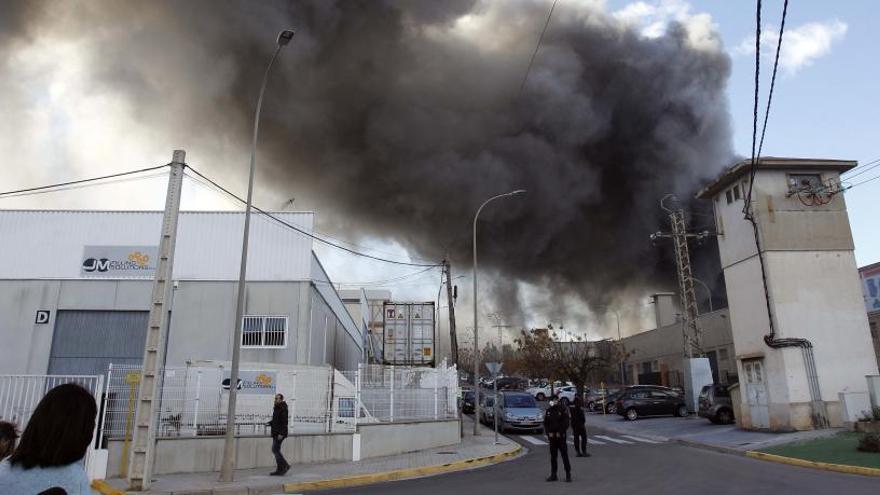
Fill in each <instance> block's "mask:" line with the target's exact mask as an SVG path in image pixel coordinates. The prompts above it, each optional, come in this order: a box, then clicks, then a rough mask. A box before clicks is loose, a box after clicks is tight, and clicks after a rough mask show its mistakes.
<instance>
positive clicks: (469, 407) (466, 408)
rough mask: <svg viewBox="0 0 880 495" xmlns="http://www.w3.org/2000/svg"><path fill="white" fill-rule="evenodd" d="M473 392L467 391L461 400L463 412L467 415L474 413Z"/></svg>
mask: <svg viewBox="0 0 880 495" xmlns="http://www.w3.org/2000/svg"><path fill="white" fill-rule="evenodd" d="M475 395H476V394H475V393H474V391H473V390H465V392H464V395H463V396H462V398H461V412H463V413H465V414H473V412H474V396H475Z"/></svg>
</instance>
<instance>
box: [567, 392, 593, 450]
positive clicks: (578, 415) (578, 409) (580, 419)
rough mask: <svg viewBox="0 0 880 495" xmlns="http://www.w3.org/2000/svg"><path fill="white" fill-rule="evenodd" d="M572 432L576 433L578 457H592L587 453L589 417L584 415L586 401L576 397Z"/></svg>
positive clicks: (575, 447)
mask: <svg viewBox="0 0 880 495" xmlns="http://www.w3.org/2000/svg"><path fill="white" fill-rule="evenodd" d="M571 432H572V433H574V451H575V452H577V454H576V457H590V454H589V453H588V452H587V415H586V414H584V400H583V399H582V398H581V397H575V399H574V404H572V406H571Z"/></svg>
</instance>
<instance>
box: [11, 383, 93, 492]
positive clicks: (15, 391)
mask: <svg viewBox="0 0 880 495" xmlns="http://www.w3.org/2000/svg"><path fill="white" fill-rule="evenodd" d="M65 383H76V384H78V385H80V386H82V387H83V388H85V389H86V390H88V391H89V392H91V394H92V396H93V397H94V398H95V407H96V409H97V410H98V411H100V410H101V409H100V407H101V391H102V389H103V388H104V377H103V376H100V375H98V376H87V375H0V420H3V421H8V422H11V423H13V424H15V425H16V427H17V428H18V429H19V430H20V431H24V429H25V428H26V427H27V424H28V421H30V419H31V415H33V413H34V410H35V409H36V408H37V404H39V403H40V400H42V399H43V397H44V396H45V395H46V393H48V392H49V391H50V390H52V389H53V388H55V387H57V386H59V385H63V384H65ZM93 435H97V421H96V428H95V433H93ZM97 446H99V442H96V441H95V438H94V437H93V438H92V443H91V446H90V447H89V449H88V450H87V451H86V455H85V457H84V458H83V462H84V463H85V466H86V470H87V472H88V473H89V474H90V475H91V473H93V470H92V466H91V464H92V459H93V457H94V450H95V448H96V447H97Z"/></svg>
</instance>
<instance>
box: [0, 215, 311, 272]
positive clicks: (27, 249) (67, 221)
mask: <svg viewBox="0 0 880 495" xmlns="http://www.w3.org/2000/svg"><path fill="white" fill-rule="evenodd" d="M273 215H275V216H277V217H278V218H281V219H283V220H284V221H286V222H288V223H291V224H294V225H297V226H299V227H300V228H302V230H305V231H306V232H311V231H312V227H313V223H314V214H313V213H307V212H281V213H273ZM243 224H244V214H243V213H240V212H182V213H181V214H180V222H179V225H178V230H177V232H178V239H177V250H176V253H175V260H174V278H175V279H178V280H181V279H183V280H186V279H190V280H192V279H196V280H237V279H238V267H239V262H240V257H241V233H242V228H243ZM161 225H162V212H155V211H141V212H137V211H130V212H118V211H116V212H114V211H70V210H61V211H54V210H45V211H43V210H6V211H0V238H2V239H3V243H4V245H3V249H4V256H3V257H0V279H40V278H62V279H64V278H80V277H81V274H80V268H81V266H82V262H83V260H82V257H83V247H84V246H156V245H158V244H159V230H160V228H161ZM311 257H312V240H311V238H309V237H307V236H305V235H302V234H300V233H298V232H296V231H294V230H292V229H290V228H288V227H285V226H283V225H281V224H279V223H277V222H275V221H273V220H272V219H269V218H267V217H265V216H262V215H258V214H257V215H255V216H254V217H253V218H252V220H251V234H250V247H249V253H248V280H288V281H292V280H308V279H309V277H310V275H311V273H310V272H311ZM148 278H150V277H148Z"/></svg>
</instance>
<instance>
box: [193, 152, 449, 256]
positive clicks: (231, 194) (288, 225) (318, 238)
mask: <svg viewBox="0 0 880 495" xmlns="http://www.w3.org/2000/svg"><path fill="white" fill-rule="evenodd" d="M187 168H188V169H189V170H190V171H192V173H194V174H196V175H198V176H199V177H201V178H202V179H204V180H206V181H208V182H209V183H210V184H211V185H213V186H214V187H216V188H217V189H219V190H220V191H223V192H224V193H226V194H228V195H229V196H230V197H232V198H235V199H236V200H238V201H239V202H241V203H242V204H244V205H247V201H245V200H244V199H242V198H241V197H239V196H237V195H236V194H234V193H233V192H231V191H229V190H228V189H226V188H225V187H223V186H221V185H220V184H218V183H217V182H215V181H214V180H212V179H211V178H209V177H207V176H205V175H204V174H202V173H201V172H199V171H198V170H196V169H194V168H193V167H191V166H189V165H188V166H187ZM251 208H253V209H254V210H256V211H258V212H260V213H262V214H263V215H265V216H267V217H269V218H271V219H272V220H274V221H275V222H278V223H279V224H281V225H284V226H285V227H288V228H290V229H292V230H295V231H296V232H299V233H300V234H302V235H304V236H306V237H310V238H312V239H314V240H316V241H318V242H320V243H323V244H325V245H327V246H330V247H334V248H336V249H339V250H342V251H345V252H347V253H349V254H353V255H355V256H360V257H363V258H368V259H372V260H376V261H381V262H384V263H391V264H395V265H404V266H419V267H430V268H433V267H437V266H441V263H413V262H411V261H398V260H392V259H387V258H381V257H379V256H373V255H371V254H367V253H362V252H360V251H356V250H354V249H350V248H347V247H345V246H342V245H340V244H336V243H334V242H331V241H328V240H327V239H324V238H322V237H319V236H316V235H315V234H312V233H311V232H308V231H306V230H303V229H302V228H301V227H297V226H296V225H293V224H292V223H289V222H286V221H284V220H282V219H280V218H278V217H276V216H275V215H272V214H271V213H269V212H268V211H266V210H263V209H261V208H258V207H257V206H254V205H251Z"/></svg>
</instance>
